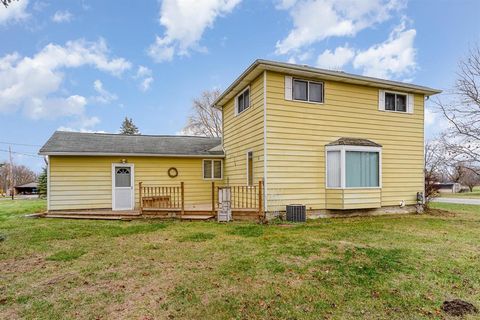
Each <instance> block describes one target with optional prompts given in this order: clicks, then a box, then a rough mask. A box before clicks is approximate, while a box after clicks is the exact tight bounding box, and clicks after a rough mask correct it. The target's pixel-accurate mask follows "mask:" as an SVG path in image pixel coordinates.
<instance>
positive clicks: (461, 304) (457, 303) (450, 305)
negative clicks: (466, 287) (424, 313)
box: [442, 299, 478, 317]
mask: <svg viewBox="0 0 480 320" xmlns="http://www.w3.org/2000/svg"><path fill="white" fill-rule="evenodd" d="M442 310H443V311H444V312H445V313H446V314H448V315H450V316H456V317H460V316H463V315H466V314H472V313H478V309H477V308H476V307H475V306H474V305H473V304H471V303H470V302H467V301H463V300H460V299H453V300H451V301H444V302H443V304H442Z"/></svg>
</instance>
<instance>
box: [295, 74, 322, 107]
mask: <svg viewBox="0 0 480 320" xmlns="http://www.w3.org/2000/svg"><path fill="white" fill-rule="evenodd" d="M292 97H293V100H298V101H307V102H314V103H323V83H322V82H313V81H307V80H300V79H293V86H292Z"/></svg>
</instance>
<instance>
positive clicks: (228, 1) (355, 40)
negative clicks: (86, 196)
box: [0, 0, 480, 171]
mask: <svg viewBox="0 0 480 320" xmlns="http://www.w3.org/2000/svg"><path fill="white" fill-rule="evenodd" d="M479 11H480V1H476V0H459V1H453V0H452V1H444V0H441V1H434V0H422V1H406V0H405V1H404V0H363V1H354V0H337V1H333V0H273V1H267V0H258V1H253V0H243V1H241V0H203V1H201V0H184V1H175V0H165V1H136V2H132V1H106V0H105V1H89V0H83V1H73V0H69V1H48V0H37V1H35V0H28V1H27V0H19V1H18V2H16V3H14V4H12V5H11V6H10V7H9V8H8V9H5V8H3V7H0V31H1V33H0V43H1V46H0V128H1V136H0V162H1V161H2V160H3V159H7V156H8V154H6V153H5V152H4V150H6V149H8V144H6V143H7V142H8V143H15V144H14V145H12V148H13V150H14V151H15V152H18V153H15V154H14V160H15V162H16V163H21V164H26V165H28V166H31V167H32V168H33V169H34V170H36V171H38V170H40V168H41V166H42V164H43V160H42V159H41V158H39V157H32V156H28V155H24V154H36V152H37V151H38V147H35V145H42V144H43V143H44V142H45V141H46V140H47V139H48V137H49V136H50V135H51V134H52V133H53V131H55V130H57V129H64V130H78V131H106V132H117V131H118V128H119V126H120V123H121V121H122V119H123V118H124V117H125V116H128V117H132V118H133V119H134V122H135V123H136V124H137V126H138V127H139V128H140V130H141V132H142V133H144V134H176V133H179V132H181V129H182V127H183V126H184V124H185V121H186V118H187V116H188V114H189V111H190V106H191V100H192V99H193V98H195V97H197V96H199V94H200V93H201V92H202V91H203V90H205V89H212V88H220V89H223V88H226V87H227V86H228V85H229V84H230V83H231V81H232V80H233V79H235V78H236V77H237V76H238V75H239V74H240V73H241V72H242V71H243V70H244V69H245V68H246V67H247V66H248V65H249V64H251V63H252V62H253V61H254V60H255V59H257V58H264V59H271V60H278V61H290V62H296V63H301V64H308V65H312V66H320V67H324V68H330V69H335V70H345V71H348V72H353V73H358V74H366V75H372V76H378V77H383V78H390V79H395V80H401V81H409V82H414V83H417V84H423V85H427V86H431V87H435V88H439V89H443V90H448V89H449V88H450V87H451V86H452V84H453V83H454V80H455V70H456V65H457V62H458V59H460V58H461V57H462V56H464V55H465V54H466V53H467V51H468V48H469V46H471V45H472V44H474V43H477V42H478V41H479V40H480V25H479V23H478V17H477V16H476V15H477V13H478V12H479ZM443 125H444V124H442V120H441V118H440V117H439V116H438V115H435V114H433V113H431V112H430V111H429V112H428V114H427V121H426V130H427V136H433V135H435V134H436V133H438V132H439V130H440V129H441V128H442V126H443ZM19 144H28V145H31V146H22V145H19ZM21 153H23V154H21Z"/></svg>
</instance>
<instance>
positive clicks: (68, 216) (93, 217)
mask: <svg viewBox="0 0 480 320" xmlns="http://www.w3.org/2000/svg"><path fill="white" fill-rule="evenodd" d="M44 217H45V218H61V219H87V220H131V219H132V217H131V216H109V215H93V214H89V215H77V214H47V215H44Z"/></svg>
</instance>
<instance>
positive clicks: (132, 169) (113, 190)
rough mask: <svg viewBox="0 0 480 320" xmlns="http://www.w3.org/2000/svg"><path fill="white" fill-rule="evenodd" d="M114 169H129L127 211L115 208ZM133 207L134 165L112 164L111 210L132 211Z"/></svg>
mask: <svg viewBox="0 0 480 320" xmlns="http://www.w3.org/2000/svg"><path fill="white" fill-rule="evenodd" d="M116 167H129V168H130V180H131V183H132V186H131V199H132V201H131V204H130V208H128V209H117V208H115V168H116ZM134 207H135V165H134V164H133V163H112V210H133V209H134Z"/></svg>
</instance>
